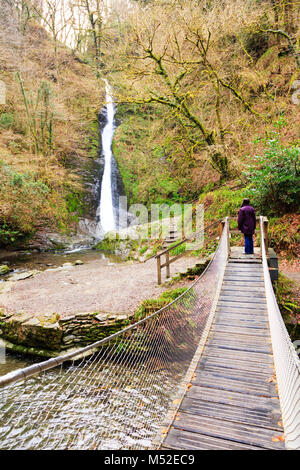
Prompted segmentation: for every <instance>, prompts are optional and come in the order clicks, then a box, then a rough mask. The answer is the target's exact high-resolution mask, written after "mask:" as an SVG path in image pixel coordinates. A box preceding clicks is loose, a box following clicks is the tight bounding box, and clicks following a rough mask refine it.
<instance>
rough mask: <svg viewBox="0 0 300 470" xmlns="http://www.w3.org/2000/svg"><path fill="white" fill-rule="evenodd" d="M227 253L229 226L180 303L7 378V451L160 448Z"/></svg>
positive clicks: (1, 440)
mask: <svg viewBox="0 0 300 470" xmlns="http://www.w3.org/2000/svg"><path fill="white" fill-rule="evenodd" d="M227 254H228V253H227V234H226V226H225V230H224V231H223V235H222V238H221V240H220V243H219V247H218V249H217V251H216V253H215V255H214V257H213V259H212V261H211V262H210V264H209V265H208V267H207V268H206V270H205V272H204V273H203V274H202V275H201V276H200V278H198V279H197V280H196V282H195V283H194V284H193V285H192V286H191V287H190V288H189V289H188V290H187V291H186V292H185V293H184V294H182V295H181V296H180V297H179V298H178V299H176V300H175V301H174V302H172V303H171V304H169V305H167V306H166V307H164V308H163V309H161V310H160V311H158V312H155V313H154V314H152V315H150V316H149V317H147V318H146V319H144V320H141V321H140V322H138V323H136V324H135V325H131V326H129V327H128V328H126V329H125V330H123V331H121V332H119V333H116V334H115V335H112V336H111V337H109V338H106V339H104V340H102V341H99V342H97V343H94V344H93V345H91V346H88V347H85V348H83V349H81V350H80V351H77V352H76V353H74V354H69V355H67V356H65V357H60V358H56V359H51V360H49V361H45V362H43V363H40V364H38V365H33V366H30V367H28V368H26V369H22V370H21V371H16V372H13V373H10V374H7V375H6V376H4V377H1V378H0V400H1V401H0V413H1V414H0V447H1V449H106V450H110V449H149V448H150V449H151V448H155V445H154V442H156V438H157V436H158V435H160V429H161V426H162V423H163V421H164V419H165V417H166V416H167V413H168V412H170V409H171V408H172V407H174V400H175V399H176V397H178V393H179V390H182V387H183V386H184V382H185V380H187V379H186V377H185V376H186V371H187V370H188V368H189V365H190V363H191V361H192V359H193V356H194V354H195V352H196V350H197V348H198V345H199V342H200V340H201V338H202V339H203V336H204V335H205V334H207V333H206V330H207V328H208V325H209V324H210V321H211V319H212V317H213V314H214V310H215V306H216V302H217V298H218V292H219V290H220V286H221V283H222V279H223V275H224V270H225V265H226V261H227ZM87 352H89V353H92V354H90V355H89V357H85V358H82V359H79V358H80V357H82V356H83V355H84V354H87ZM175 401H176V400H175Z"/></svg>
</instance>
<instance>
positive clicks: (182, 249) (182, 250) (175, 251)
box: [170, 241, 186, 256]
mask: <svg viewBox="0 0 300 470" xmlns="http://www.w3.org/2000/svg"><path fill="white" fill-rule="evenodd" d="M177 243H178V241H177V242H175V243H172V244H171V245H170V248H172V246H174V245H176V244H177ZM185 252H186V244H185V243H182V245H179V246H176V247H175V248H173V250H171V251H170V253H171V255H174V256H177V255H181V254H182V253H185Z"/></svg>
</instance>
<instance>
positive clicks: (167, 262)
mask: <svg viewBox="0 0 300 470" xmlns="http://www.w3.org/2000/svg"><path fill="white" fill-rule="evenodd" d="M169 263H170V252H169V251H167V253H166V271H167V277H170V264H169Z"/></svg>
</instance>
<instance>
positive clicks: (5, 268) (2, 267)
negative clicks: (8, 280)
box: [0, 264, 10, 276]
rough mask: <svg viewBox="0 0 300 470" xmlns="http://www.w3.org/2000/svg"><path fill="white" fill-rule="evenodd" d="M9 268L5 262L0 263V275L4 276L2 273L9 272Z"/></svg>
mask: <svg viewBox="0 0 300 470" xmlns="http://www.w3.org/2000/svg"><path fill="white" fill-rule="evenodd" d="M9 271H10V269H9V267H8V266H7V264H1V265H0V276H4V274H7V273H9Z"/></svg>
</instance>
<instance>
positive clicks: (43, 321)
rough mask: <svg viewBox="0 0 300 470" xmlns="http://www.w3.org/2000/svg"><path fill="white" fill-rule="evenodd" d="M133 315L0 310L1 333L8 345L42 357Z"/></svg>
mask: <svg viewBox="0 0 300 470" xmlns="http://www.w3.org/2000/svg"><path fill="white" fill-rule="evenodd" d="M131 319H132V315H125V314H124V315H123V314H119V315H118V314H116V315H112V314H110V313H78V314H76V315H72V316H69V317H65V318H62V319H60V318H59V316H58V315H56V314H54V315H48V316H45V315H41V316H40V317H39V316H37V315H35V316H32V314H28V313H23V312H21V313H14V314H5V313H4V312H2V313H1V312H0V337H1V338H3V339H4V340H6V347H7V349H10V350H13V351H17V352H22V353H27V354H33V355H38V356H44V357H51V356H57V355H59V354H62V353H64V352H66V351H67V350H70V349H74V348H80V347H83V346H87V345H89V344H92V343H94V342H96V341H99V340H101V339H104V338H106V337H107V336H110V335H112V334H114V333H116V332H117V331H120V330H121V329H123V328H125V327H126V326H127V325H128V324H129V322H130V321H131Z"/></svg>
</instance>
